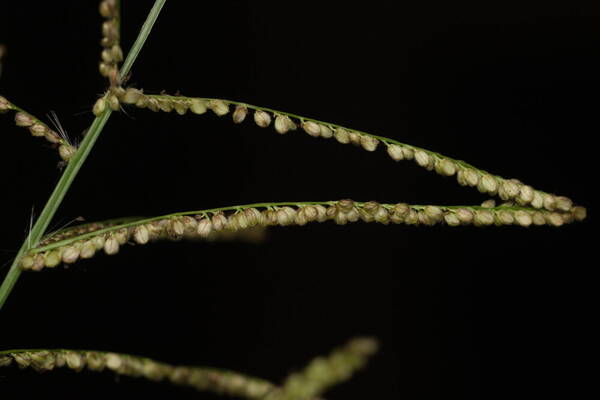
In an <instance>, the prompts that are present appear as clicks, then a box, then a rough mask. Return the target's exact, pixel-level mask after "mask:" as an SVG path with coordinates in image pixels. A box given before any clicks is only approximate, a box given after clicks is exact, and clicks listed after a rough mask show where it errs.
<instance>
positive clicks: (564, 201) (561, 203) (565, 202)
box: [555, 196, 573, 211]
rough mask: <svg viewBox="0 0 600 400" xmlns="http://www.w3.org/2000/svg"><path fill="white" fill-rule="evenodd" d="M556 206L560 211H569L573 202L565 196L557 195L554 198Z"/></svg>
mask: <svg viewBox="0 0 600 400" xmlns="http://www.w3.org/2000/svg"><path fill="white" fill-rule="evenodd" d="M555 200H556V208H557V209H558V210H560V211H569V210H571V208H573V202H572V201H571V199H569V198H568V197H565V196H558V197H556V198H555Z"/></svg>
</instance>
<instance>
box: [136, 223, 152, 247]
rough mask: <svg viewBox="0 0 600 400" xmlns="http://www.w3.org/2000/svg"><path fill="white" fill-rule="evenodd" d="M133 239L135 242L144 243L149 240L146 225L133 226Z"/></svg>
mask: <svg viewBox="0 0 600 400" xmlns="http://www.w3.org/2000/svg"><path fill="white" fill-rule="evenodd" d="M133 240H134V241H135V242H136V243H137V244H146V243H148V241H149V240H150V233H149V232H148V228H146V225H138V226H136V227H135V228H133Z"/></svg>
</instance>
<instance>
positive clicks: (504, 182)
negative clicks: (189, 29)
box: [129, 89, 573, 212]
mask: <svg viewBox="0 0 600 400" xmlns="http://www.w3.org/2000/svg"><path fill="white" fill-rule="evenodd" d="M130 90H131V91H132V93H135V96H133V97H134V98H135V101H131V102H129V103H130V104H135V105H136V106H138V107H142V108H149V109H151V110H152V111H166V112H170V111H173V110H175V111H176V112H177V113H179V114H185V113H186V112H187V110H188V109H189V110H191V111H192V112H194V113H196V114H203V113H205V112H206V111H207V110H212V111H213V112H214V113H215V114H217V115H218V116H223V115H226V114H228V113H229V111H230V107H232V106H235V108H234V111H233V113H232V117H233V122H234V123H236V124H239V123H242V122H243V121H244V120H246V119H247V116H248V114H250V113H252V114H253V117H252V120H253V121H254V123H256V125H258V126H259V127H261V128H267V127H269V126H271V125H272V126H273V127H274V128H275V131H276V132H277V133H279V134H285V133H287V132H289V131H293V130H296V129H298V128H301V130H302V131H304V132H306V133H307V134H308V135H310V136H312V137H320V138H324V139H329V138H335V140H337V141H338V142H339V143H342V144H348V143H351V144H353V145H355V146H358V147H361V148H363V149H364V150H367V151H375V150H377V149H378V148H379V147H380V146H379V145H380V143H383V144H384V145H385V147H386V151H387V154H388V155H389V156H390V158H392V159H393V160H395V161H401V160H412V161H414V162H415V163H417V165H419V166H420V167H423V168H425V169H427V170H429V171H434V172H436V173H438V174H440V175H443V176H455V177H456V180H457V181H458V183H459V184H460V185H463V186H471V187H475V188H477V189H478V190H479V191H480V192H481V193H484V194H486V195H489V196H497V197H499V198H500V199H502V200H504V201H511V202H513V203H515V204H518V205H520V206H524V207H532V208H535V209H544V210H547V211H559V212H568V211H570V210H571V208H573V202H572V201H571V200H570V199H569V198H567V197H564V196H557V195H554V194H550V193H545V192H542V191H539V190H535V189H534V188H532V187H531V186H529V185H526V184H524V183H522V182H520V181H519V180H517V179H505V178H502V177H499V176H495V175H492V174H489V173H487V172H485V171H481V170H479V169H477V168H475V167H473V166H471V165H469V164H467V163H465V162H463V161H458V160H454V159H451V158H449V157H445V156H443V155H441V154H438V153H434V152H431V151H429V150H425V149H421V148H418V147H414V146H410V145H406V144H402V143H398V142H396V141H394V140H392V139H388V138H384V137H379V136H377V137H375V136H373V135H370V134H367V133H364V132H359V131H356V130H353V129H348V128H343V127H339V126H337V125H333V124H328V123H324V122H320V121H316V120H310V119H306V118H301V117H295V116H291V115H288V114H285V113H281V112H276V111H271V110H266V109H262V108H260V107H256V106H252V105H249V104H243V103H236V102H231V101H227V100H220V99H203V98H190V97H180V96H164V95H143V94H142V93H141V91H140V90H138V89H130Z"/></svg>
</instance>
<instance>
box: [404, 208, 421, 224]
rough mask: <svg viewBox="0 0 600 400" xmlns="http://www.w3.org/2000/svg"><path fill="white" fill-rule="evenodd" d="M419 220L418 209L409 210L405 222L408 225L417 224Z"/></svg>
mask: <svg viewBox="0 0 600 400" xmlns="http://www.w3.org/2000/svg"><path fill="white" fill-rule="evenodd" d="M417 222H419V213H417V211H416V210H414V209H412V208H411V209H410V210H408V214H407V215H406V216H405V217H404V223H405V224H406V225H416V224H417Z"/></svg>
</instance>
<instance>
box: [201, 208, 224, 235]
mask: <svg viewBox="0 0 600 400" xmlns="http://www.w3.org/2000/svg"><path fill="white" fill-rule="evenodd" d="M220 216H221V217H223V218H225V216H224V215H223V214H221V215H220ZM215 217H217V216H216V215H215V216H213V220H214V219H215ZM223 227H224V225H222V226H221V227H220V229H223ZM197 229H198V235H199V236H200V237H203V238H206V237H208V235H210V233H211V232H212V229H213V224H212V222H211V221H210V219H208V218H203V219H201V220H200V221H198V228H197ZM220 229H219V230H220Z"/></svg>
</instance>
